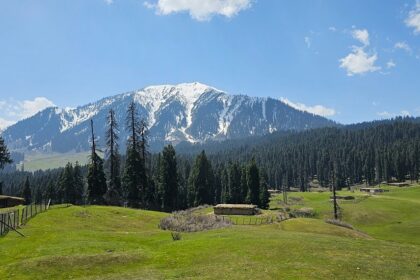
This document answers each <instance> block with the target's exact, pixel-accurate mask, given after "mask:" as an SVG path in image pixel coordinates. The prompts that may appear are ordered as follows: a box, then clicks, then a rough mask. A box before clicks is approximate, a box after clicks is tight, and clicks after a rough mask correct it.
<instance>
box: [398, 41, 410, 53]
mask: <svg viewBox="0 0 420 280" xmlns="http://www.w3.org/2000/svg"><path fill="white" fill-rule="evenodd" d="M394 48H395V49H400V50H404V51H406V52H408V53H411V47H410V46H409V45H408V44H407V43H406V42H397V43H395V45H394Z"/></svg>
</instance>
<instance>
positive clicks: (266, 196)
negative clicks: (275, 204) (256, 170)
mask: <svg viewBox="0 0 420 280" xmlns="http://www.w3.org/2000/svg"><path fill="white" fill-rule="evenodd" d="M267 180H268V179H267V173H266V172H265V171H262V172H261V183H260V204H259V207H260V208H261V209H268V208H269V207H270V193H269V192H268V183H267Z"/></svg>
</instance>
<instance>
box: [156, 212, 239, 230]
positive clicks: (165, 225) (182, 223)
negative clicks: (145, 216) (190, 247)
mask: <svg viewBox="0 0 420 280" xmlns="http://www.w3.org/2000/svg"><path fill="white" fill-rule="evenodd" d="M231 225H232V222H231V221H230V220H229V219H223V218H222V217H218V216H215V215H195V214H193V212H192V211H188V210H187V211H178V212H174V213H173V214H172V215H170V216H168V217H166V218H163V219H162V220H161V221H160V223H159V228H160V229H163V230H172V231H175V232H196V231H203V230H210V229H217V228H224V227H228V226H231Z"/></svg>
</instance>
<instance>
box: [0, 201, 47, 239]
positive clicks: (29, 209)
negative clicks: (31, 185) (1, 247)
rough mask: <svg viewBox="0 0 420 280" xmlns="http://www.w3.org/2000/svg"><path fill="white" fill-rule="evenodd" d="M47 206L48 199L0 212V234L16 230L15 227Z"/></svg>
mask: <svg viewBox="0 0 420 280" xmlns="http://www.w3.org/2000/svg"><path fill="white" fill-rule="evenodd" d="M49 207H50V200H48V201H44V202H41V203H34V204H30V205H27V206H25V207H24V208H22V209H16V210H11V211H8V212H4V213H0V236H3V235H6V234H7V233H8V232H9V231H10V230H13V231H16V232H18V231H17V229H18V228H19V227H20V226H22V225H24V224H26V223H27V222H28V220H29V219H30V218H33V217H35V216H36V215H37V214H39V213H42V212H45V211H46V210H48V209H49ZM18 233H19V232H18ZM19 234H21V233H19Z"/></svg>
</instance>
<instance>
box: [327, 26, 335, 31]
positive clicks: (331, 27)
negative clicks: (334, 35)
mask: <svg viewBox="0 0 420 280" xmlns="http://www.w3.org/2000/svg"><path fill="white" fill-rule="evenodd" d="M328 30H329V31H332V32H336V31H337V28H335V27H334V26H330V27H328Z"/></svg>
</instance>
